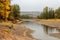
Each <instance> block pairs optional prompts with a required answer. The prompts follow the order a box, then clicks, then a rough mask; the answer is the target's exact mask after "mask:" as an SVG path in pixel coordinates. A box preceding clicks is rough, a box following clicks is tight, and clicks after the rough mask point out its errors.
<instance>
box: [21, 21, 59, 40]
mask: <svg viewBox="0 0 60 40" xmlns="http://www.w3.org/2000/svg"><path fill="white" fill-rule="evenodd" d="M21 24H22V25H24V26H26V27H27V28H29V29H32V30H34V32H33V33H31V35H32V36H33V37H34V38H36V39H38V40H40V39H41V40H60V39H59V38H56V37H52V36H49V35H47V33H48V34H49V33H58V30H56V28H48V29H47V27H45V26H43V25H41V24H37V23H34V22H22V23H21Z"/></svg>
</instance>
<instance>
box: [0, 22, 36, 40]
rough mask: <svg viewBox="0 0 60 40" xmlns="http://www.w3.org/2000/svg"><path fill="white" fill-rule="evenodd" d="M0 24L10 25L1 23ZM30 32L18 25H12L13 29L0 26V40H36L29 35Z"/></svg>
mask: <svg viewBox="0 0 60 40" xmlns="http://www.w3.org/2000/svg"><path fill="white" fill-rule="evenodd" d="M0 24H12V23H9V22H3V23H0ZM31 32H32V30H30V29H27V28H26V27H24V26H23V25H20V24H13V29H9V28H6V27H4V26H0V40H36V39H34V38H33V37H32V36H31V35H30V33H31Z"/></svg>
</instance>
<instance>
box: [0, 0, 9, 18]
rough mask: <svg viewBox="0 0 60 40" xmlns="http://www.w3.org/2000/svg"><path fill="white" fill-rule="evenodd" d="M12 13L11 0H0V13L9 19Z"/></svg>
mask: <svg viewBox="0 0 60 40" xmlns="http://www.w3.org/2000/svg"><path fill="white" fill-rule="evenodd" d="M9 14H10V0H5V1H4V0H0V15H2V16H3V18H5V19H7V18H8V16H9Z"/></svg>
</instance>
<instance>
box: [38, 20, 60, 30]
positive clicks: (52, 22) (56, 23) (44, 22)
mask: <svg viewBox="0 0 60 40" xmlns="http://www.w3.org/2000/svg"><path fill="white" fill-rule="evenodd" d="M37 23H39V24H42V25H46V26H49V27H53V28H57V29H60V19H42V20H38V21H37Z"/></svg>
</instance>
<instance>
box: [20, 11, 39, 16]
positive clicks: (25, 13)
mask: <svg viewBox="0 0 60 40" xmlns="http://www.w3.org/2000/svg"><path fill="white" fill-rule="evenodd" d="M21 15H31V16H38V15H40V12H38V11H22V12H21Z"/></svg>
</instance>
